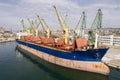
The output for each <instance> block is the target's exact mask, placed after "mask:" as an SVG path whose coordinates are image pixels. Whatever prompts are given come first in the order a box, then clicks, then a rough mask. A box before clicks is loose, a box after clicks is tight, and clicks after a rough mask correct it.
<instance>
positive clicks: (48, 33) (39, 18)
mask: <svg viewBox="0 0 120 80" xmlns="http://www.w3.org/2000/svg"><path fill="white" fill-rule="evenodd" d="M37 17H38V20H39V21H40V23H41V25H42V28H43V30H44V31H45V33H46V36H47V38H49V37H50V29H49V27H46V25H45V22H44V20H43V19H42V18H41V17H40V16H39V15H38V14H37Z"/></svg>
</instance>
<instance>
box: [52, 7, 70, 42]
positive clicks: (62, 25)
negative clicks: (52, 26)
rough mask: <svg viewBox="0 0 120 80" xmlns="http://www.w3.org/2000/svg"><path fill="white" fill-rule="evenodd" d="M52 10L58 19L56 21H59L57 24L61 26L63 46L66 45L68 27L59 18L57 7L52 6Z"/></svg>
mask: <svg viewBox="0 0 120 80" xmlns="http://www.w3.org/2000/svg"><path fill="white" fill-rule="evenodd" d="M53 8H54V9H55V12H56V15H57V17H58V21H59V23H60V25H61V28H62V30H63V33H64V39H65V41H64V42H65V44H68V27H67V26H65V25H64V22H63V20H62V17H61V15H60V13H59V12H58V10H57V7H56V6H55V5H54V6H53Z"/></svg>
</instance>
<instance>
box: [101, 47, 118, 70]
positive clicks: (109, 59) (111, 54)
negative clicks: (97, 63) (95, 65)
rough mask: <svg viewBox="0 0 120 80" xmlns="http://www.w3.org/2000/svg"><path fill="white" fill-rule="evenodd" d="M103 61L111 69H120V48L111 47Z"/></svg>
mask: <svg viewBox="0 0 120 80" xmlns="http://www.w3.org/2000/svg"><path fill="white" fill-rule="evenodd" d="M102 61H103V62H104V63H106V64H107V65H109V66H111V67H115V68H118V69H120V46H118V47H111V48H110V49H109V50H108V51H107V53H106V55H105V56H104V57H103V59H102Z"/></svg>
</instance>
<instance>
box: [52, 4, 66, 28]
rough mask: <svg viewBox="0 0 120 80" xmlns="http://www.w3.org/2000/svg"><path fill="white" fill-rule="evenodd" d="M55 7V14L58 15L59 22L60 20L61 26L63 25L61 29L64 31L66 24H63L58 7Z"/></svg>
mask: <svg viewBox="0 0 120 80" xmlns="http://www.w3.org/2000/svg"><path fill="white" fill-rule="evenodd" d="M53 7H54V9H55V12H56V14H57V17H58V20H59V22H60V25H61V27H62V29H63V27H64V23H63V20H62V17H61V16H60V13H59V12H58V10H57V7H56V6H55V5H54V6H53Z"/></svg>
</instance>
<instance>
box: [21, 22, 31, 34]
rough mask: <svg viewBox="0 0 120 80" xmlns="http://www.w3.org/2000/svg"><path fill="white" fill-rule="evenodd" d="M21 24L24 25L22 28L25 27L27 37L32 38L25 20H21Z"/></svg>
mask: <svg viewBox="0 0 120 80" xmlns="http://www.w3.org/2000/svg"><path fill="white" fill-rule="evenodd" d="M21 24H22V26H23V29H24V30H25V31H26V32H27V35H28V36H30V29H29V28H27V27H26V26H25V24H24V21H23V20H21Z"/></svg>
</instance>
